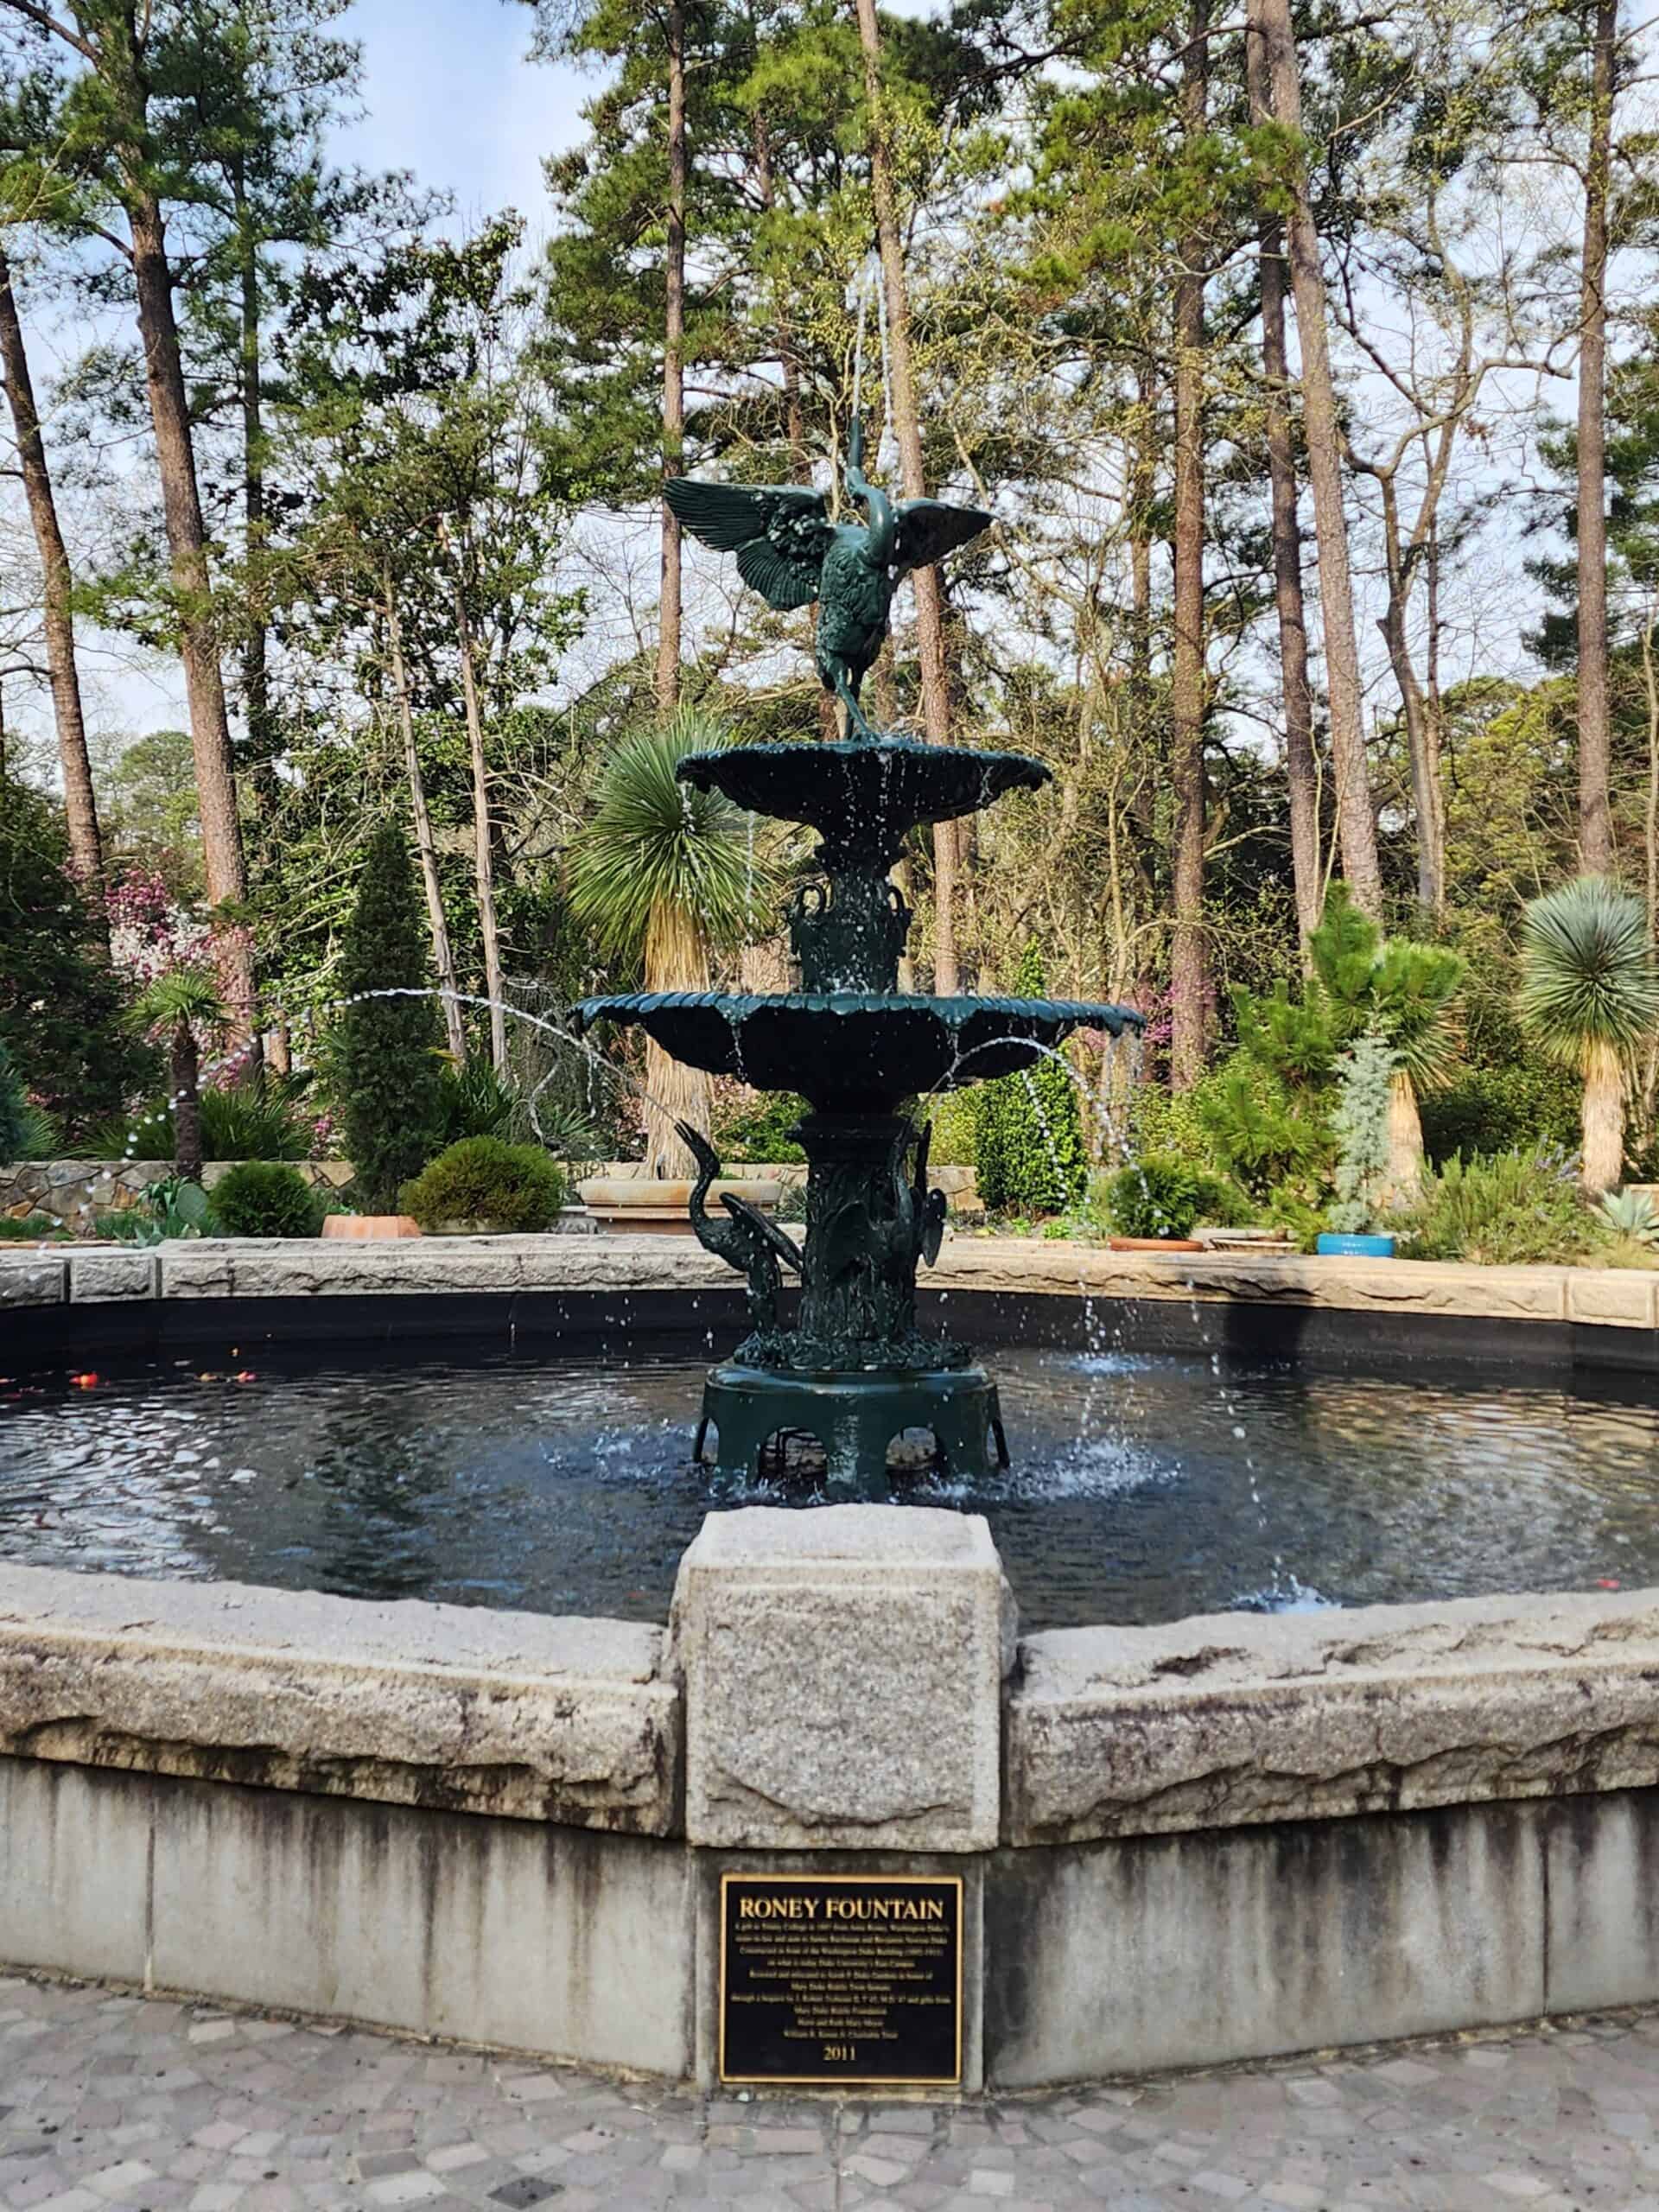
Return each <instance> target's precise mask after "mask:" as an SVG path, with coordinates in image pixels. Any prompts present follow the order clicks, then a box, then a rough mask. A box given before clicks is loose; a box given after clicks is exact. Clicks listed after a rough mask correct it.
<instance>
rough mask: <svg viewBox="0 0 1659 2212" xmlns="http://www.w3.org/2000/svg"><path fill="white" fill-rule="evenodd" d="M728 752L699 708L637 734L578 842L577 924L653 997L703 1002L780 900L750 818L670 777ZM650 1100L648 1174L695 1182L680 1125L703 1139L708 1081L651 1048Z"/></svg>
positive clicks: (716, 795)
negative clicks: (689, 995) (692, 995)
mask: <svg viewBox="0 0 1659 2212" xmlns="http://www.w3.org/2000/svg"><path fill="white" fill-rule="evenodd" d="M732 742H733V734H732V732H731V730H730V728H728V725H727V724H726V723H724V722H722V721H717V720H715V718H714V717H713V716H712V715H709V714H707V713H705V712H703V711H702V710H701V709H697V708H694V707H687V708H682V709H681V710H680V712H679V713H678V714H677V715H676V716H675V717H674V719H673V721H671V722H670V723H668V724H667V725H666V726H665V727H663V728H656V727H650V728H642V729H639V730H635V731H632V732H631V733H630V734H628V735H627V736H626V737H624V738H622V739H621V740H620V742H619V743H618V744H617V745H616V747H615V748H614V749H613V751H612V753H610V755H609V756H608V758H607V760H606V761H605V763H604V766H603V767H602V768H601V772H600V777H599V784H598V788H597V791H596V794H595V799H596V804H595V805H594V812H593V814H592V815H591V816H590V817H589V818H588V821H587V822H586V823H584V824H583V825H582V828H581V829H579V830H578V831H577V833H576V835H575V837H574V838H573V839H572V841H571V845H570V856H569V871H570V872H569V888H570V909H571V912H572V914H573V915H574V917H575V919H576V920H577V921H578V922H580V923H581V924H582V925H583V926H584V927H586V928H588V929H590V930H591V931H593V932H594V938H595V939H596V940H597V942H598V944H599V946H600V949H601V950H602V951H604V952H606V953H607V954H609V955H611V956H612V957H617V958H621V959H635V958H642V959H643V963H644V968H645V988H646V989H647V990H649V991H702V990H707V989H708V988H709V969H710V962H711V960H712V957H713V955H714V954H715V952H716V951H717V950H721V948H723V947H726V946H729V945H732V944H738V943H740V942H741V940H742V939H743V938H745V937H747V936H748V935H750V934H751V933H752V932H753V930H754V929H755V927H756V925H757V924H758V922H759V921H760V918H762V917H763V916H764V915H765V914H766V912H767V909H768V907H769V905H770V904H771V902H772V898H773V896H774V893H775V886H774V884H773V881H772V874H773V871H772V867H771V865H770V861H769V854H770V851H771V847H770V844H769V843H768V842H762V843H761V844H760V846H759V847H757V844H756V839H755V825H754V823H753V822H752V821H751V819H750V817H748V816H747V814H746V813H745V811H744V810H743V809H742V808H741V807H739V806H734V804H732V802H731V800H730V799H728V798H725V797H724V796H723V794H722V793H721V792H719V791H696V790H694V789H693V788H692V787H691V785H689V784H683V783H681V782H680V781H679V780H678V779H677V777H676V775H675V770H676V769H677V767H678V766H679V764H680V761H681V760H682V759H683V756H684V755H685V754H686V753H709V752H713V751H714V750H715V749H716V748H717V747H722V746H728V745H730V744H731V743H732ZM645 1090H646V1092H647V1094H648V1098H649V1103H648V1106H647V1109H646V1116H645V1172H646V1173H647V1174H654V1175H663V1174H674V1175H689V1174H690V1173H692V1170H693V1166H694V1162H693V1161H692V1159H691V1156H690V1154H689V1153H688V1152H687V1150H686V1148H685V1147H684V1145H683V1143H682V1142H681V1141H680V1140H679V1138H678V1137H677V1135H675V1131H674V1123H675V1122H677V1121H683V1122H690V1125H691V1127H692V1128H697V1129H702V1130H703V1131H704V1132H706V1131H707V1130H708V1128H709V1121H710V1109H711V1097H710V1092H709V1078H708V1077H707V1076H706V1075H704V1074H703V1073H702V1071H701V1070H700V1069H696V1068H688V1067H685V1066H683V1065H682V1064H681V1063H679V1062H678V1061H676V1060H674V1059H671V1058H670V1057H669V1055H668V1054H667V1053H666V1052H664V1050H663V1049H662V1047H661V1046H659V1045H658V1044H656V1043H654V1042H652V1041H651V1040H649V1039H647V1042H646V1046H645Z"/></svg>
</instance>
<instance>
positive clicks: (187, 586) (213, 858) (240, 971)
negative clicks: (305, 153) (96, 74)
mask: <svg viewBox="0 0 1659 2212" xmlns="http://www.w3.org/2000/svg"><path fill="white" fill-rule="evenodd" d="M135 166H136V164H135ZM128 215H129V220H130V226H131V232H132V267H133V277H134V282H135V284H136V287H137V301H138V333H139V336H140V338H141V339H142V340H143V349H144V378H145V383H146V385H147V386H148V388H149V415H150V422H151V423H152V425H153V426H154V429H155V433H156V461H157V462H158V464H159V467H160V473H161V480H162V514H163V517H164V519H165V522H166V525H167V543H168V553H169V554H170V556H171V558H172V571H173V588H174V590H175V592H176V593H177V594H178V600H179V610H180V612H179V650H180V657H181V659H182V661H183V663H184V689H185V696H186V699H187V701H188V705H189V713H190V744H191V750H192V752H193V753H194V756H195V767H196V811H197V814H198V816H199V817H200V823H201V852H202V861H203V864H204V868H205V872H206V874H207V899H208V903H209V904H210V905H211V906H240V905H241V904H242V903H243V902H244V901H245V899H246V898H247V895H248V865H247V859H246V855H245V853H244V851H243V848H242V823H241V819H240V817H239V816H238V812H237V804H236V769H235V765H234V760H233V758H232V751H231V725H230V718H229V716H228V715H227V714H226V710H225V683H224V678H223V677H222V675H221V673H220V671H219V639H218V637H217V636H216V634H215V632H214V628H213V597H212V591H213V588H212V582H211V579H210V577H209V575H208V572H207V531H206V530H205V529H204V528H203V526H202V519H201V496H200V490H199V488H198V486H197V480H196V457H195V449H194V445H193V443H192V440H191V435H190V404H189V399H188V395H187V393H186V391H185V384H184V367H183V364H182V361H181V358H180V353H179V333H178V325H177V323H176V321H175V318H174V313H173V272H172V270H171V268H170V267H169V265H168V257H167V233H166V229H165V226H164V225H163V223H162V211H161V207H160V204H159V202H158V201H157V200H156V198H155V196H154V194H152V193H150V192H149V191H148V190H143V191H134V192H133V193H132V194H131V198H130V206H129V210H128ZM220 972H221V977H222V982H223V988H224V994H225V1001H226V1006H227V1007H228V1008H229V1011H230V1015H231V1027H232V1033H233V1035H234V1037H235V1038H236V1039H237V1041H238V1042H245V1043H246V1044H247V1045H248V1046H249V1047H250V1048H251V1052H252V1055H253V1057H252V1059H251V1068H252V1069H256V1070H257V1041H258V1040H257V1031H256V1028H255V1025H254V1018H253V956H252V953H251V950H249V948H248V945H247V942H246V939H245V936H244V935H243V933H242V932H241V931H232V932H231V933H230V934H229V935H228V936H227V937H226V939H225V941H224V950H223V953H222V956H221V959H220Z"/></svg>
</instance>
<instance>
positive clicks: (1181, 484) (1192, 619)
mask: <svg viewBox="0 0 1659 2212" xmlns="http://www.w3.org/2000/svg"><path fill="white" fill-rule="evenodd" d="M1209 29H1210V10H1209V0H1193V7H1192V15H1191V16H1190V18H1189V19H1188V30H1187V47H1186V55H1185V61H1184V62H1183V64H1182V73H1181V135H1182V137H1183V138H1184V139H1185V143H1186V144H1187V145H1188V147H1189V148H1191V147H1192V146H1194V145H1196V143H1197V142H1198V139H1199V138H1200V137H1202V135H1203V132H1204V129H1205V121H1206V109H1207V106H1208V101H1209V89H1210V88H1209V60H1208V34H1209ZM1204 258H1205V239H1204V237H1203V234H1202V232H1196V231H1195V232H1189V233H1188V235H1187V236H1186V237H1185V238H1184V239H1183V240H1182V242H1181V245H1180V250H1179V261H1180V273H1179V276H1178V277H1177V278H1176V280H1175V607H1174V619H1175V650H1174V659H1173V666H1172V668H1171V671H1170V702H1169V705H1170V739H1169V780H1170V784H1171V786H1172V789H1173V793H1174V799H1175V823H1174V855H1173V868H1172V874H1173V887H1174V904H1175V936H1174V943H1173V948H1172V950H1171V955H1170V1001H1171V1022H1172V1027H1171V1033H1170V1048H1169V1079H1170V1083H1171V1085H1172V1087H1173V1089H1174V1090H1191V1089H1192V1085H1193V1084H1195V1083H1196V1082H1197V1081H1198V1077H1199V1076H1200V1075H1202V1074H1203V1072H1204V1059H1205V1049H1206V1047H1207V1046H1208V1042H1209V1020H1208V1011H1209V1010H1208V1006H1207V1004H1206V996H1207V982H1208V968H1209V962H1208V959H1207V957H1206V948H1205V920H1204V814H1205V789H1204V725H1205V707H1206V705H1207V700H1206V696H1205V693H1206V690H1207V686H1206V683H1205V637H1204V340H1205V331H1204Z"/></svg>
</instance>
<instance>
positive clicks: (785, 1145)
mask: <svg viewBox="0 0 1659 2212" xmlns="http://www.w3.org/2000/svg"><path fill="white" fill-rule="evenodd" d="M811 1110H812V1109H811V1108H810V1106H809V1105H808V1104H807V1103H806V1101H805V1099H804V1098H801V1097H798V1096H796V1094H795V1092H794V1091H792V1090H778V1091H760V1092H751V1093H750V1094H749V1095H748V1096H744V1097H741V1098H739V1099H738V1100H737V1101H735V1102H734V1104H733V1105H732V1107H731V1108H730V1109H728V1111H727V1112H725V1113H723V1114H716V1116H715V1127H714V1145H715V1151H716V1152H717V1153H718V1154H720V1156H721V1159H722V1160H754V1161H757V1162H758V1163H760V1165H761V1166H765V1165H766V1163H767V1162H768V1161H772V1160H777V1161H785V1160H787V1161H793V1162H799V1161H801V1160H804V1159H805V1158H806V1154H804V1152H803V1151H802V1150H801V1147H800V1146H799V1145H798V1143H797V1142H796V1141H795V1138H794V1135H793V1134H792V1133H793V1130H794V1128H795V1124H796V1123H797V1122H798V1121H799V1120H800V1119H801V1116H803V1115H804V1114H810V1112H811Z"/></svg>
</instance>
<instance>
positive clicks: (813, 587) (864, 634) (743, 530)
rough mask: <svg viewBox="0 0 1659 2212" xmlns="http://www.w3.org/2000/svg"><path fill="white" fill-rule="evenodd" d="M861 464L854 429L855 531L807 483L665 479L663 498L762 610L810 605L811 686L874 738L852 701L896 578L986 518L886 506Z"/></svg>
mask: <svg viewBox="0 0 1659 2212" xmlns="http://www.w3.org/2000/svg"><path fill="white" fill-rule="evenodd" d="M863 459H864V433H863V428H862V425H861V424H860V423H857V422H855V423H854V424H853V428H852V434H851V436H850V437H849V442H848V459H847V468H846V485H847V494H848V497H849V499H851V500H852V501H854V502H855V504H856V505H859V506H861V507H862V508H863V510H864V513H865V516H866V519H865V520H864V521H863V522H861V523H858V522H835V521H832V520H831V519H830V515H829V503H828V501H827V499H826V498H825V495H824V494H823V493H822V492H815V491H814V490H813V488H812V486H810V484H760V485H755V484H707V483H704V482H703V481H702V480H701V479H700V478H697V477H695V476H671V477H670V478H669V479H668V480H667V481H666V482H665V483H664V486H663V497H664V499H666V500H667V501H668V504H669V505H670V506H671V508H672V509H673V511H674V512H675V513H676V514H677V516H678V517H679V518H680V520H681V521H682V522H683V524H684V525H685V527H686V528H687V529H688V530H689V531H690V532H691V535H692V536H693V537H700V538H701V539H702V542H703V543H704V544H705V545H712V546H714V547H715V548H716V549H717V550H719V551H720V552H722V553H735V554H736V556H737V572H738V574H739V575H741V577H742V579H743V581H744V582H745V583H746V584H747V585H749V586H750V587H751V588H752V589H753V590H755V591H758V592H759V593H760V596H761V597H762V598H763V599H764V600H765V601H766V604H767V606H768V607H777V608H778V609H779V612H780V613H783V612H785V611H787V609H789V608H790V607H810V605H811V604H812V602H813V601H814V600H816V601H817V604H818V627H817V639H816V659H817V670H818V676H819V679H820V680H821V682H822V683H823V687H824V689H825V690H826V691H831V692H833V693H834V694H835V696H836V698H838V699H839V700H840V701H841V702H842V705H843V706H844V707H845V708H846V709H847V720H848V728H849V730H860V731H861V732H862V733H863V734H865V735H866V736H867V737H874V735H875V734H876V733H875V732H874V730H873V729H872V728H870V725H869V724H868V722H867V721H865V719H864V716H863V715H862V714H861V712H860V710H859V704H858V694H859V690H860V687H861V685H862V683H863V681H864V678H865V676H866V674H867V673H868V671H869V668H870V666H871V664H872V663H873V662H874V659H875V658H876V656H877V654H878V653H879V652H880V650H881V648H882V646H883V645H884V644H885V643H886V642H887V623H888V618H889V616H890V614H891V613H892V609H893V593H894V591H895V590H896V589H897V588H898V585H899V580H900V579H901V578H902V577H904V576H906V575H908V574H909V572H910V571H911V569H926V568H931V566H932V565H933V563H935V562H936V561H942V560H943V559H944V556H945V555H946V554H947V553H953V552H955V551H956V550H957V547H958V546H961V545H966V544H967V543H968V541H969V539H970V538H973V537H978V536H979V533H980V531H982V530H985V529H988V527H989V525H990V523H991V521H992V519H993V518H992V517H991V516H989V515H988V514H987V513H986V512H984V510H983V509H982V508H980V507H952V506H947V505H945V504H944V502H943V501H942V500H939V499H905V500H901V501H900V503H899V505H897V506H894V505H893V502H892V501H891V500H890V499H888V497H887V493H885V492H884V491H882V489H881V488H880V486H879V485H876V484H872V483H871V482H870V481H869V480H868V478H867V477H866V475H865V474H864V470H863V465H862V464H863Z"/></svg>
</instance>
